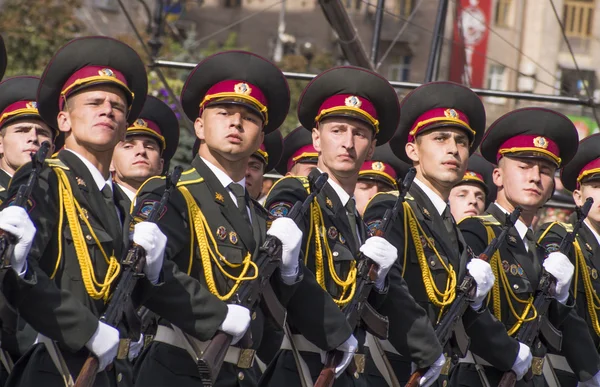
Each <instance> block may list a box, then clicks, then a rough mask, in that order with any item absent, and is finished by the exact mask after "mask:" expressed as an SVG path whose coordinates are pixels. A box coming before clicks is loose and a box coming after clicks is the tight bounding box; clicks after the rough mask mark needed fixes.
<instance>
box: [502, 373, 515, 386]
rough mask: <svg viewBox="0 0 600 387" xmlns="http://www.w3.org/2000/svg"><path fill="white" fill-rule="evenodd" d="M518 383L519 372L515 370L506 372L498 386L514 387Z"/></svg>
mask: <svg viewBox="0 0 600 387" xmlns="http://www.w3.org/2000/svg"><path fill="white" fill-rule="evenodd" d="M515 384H517V374H515V372H514V371H513V370H510V371H508V372H505V373H504V375H502V379H500V383H498V387H514V385H515Z"/></svg>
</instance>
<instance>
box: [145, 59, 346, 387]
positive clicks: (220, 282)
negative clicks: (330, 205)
mask: <svg viewBox="0 0 600 387" xmlns="http://www.w3.org/2000/svg"><path fill="white" fill-rule="evenodd" d="M181 102H182V105H183V108H184V110H185V112H186V114H187V116H188V117H189V118H190V119H193V120H194V128H195V130H196V136H197V138H198V139H197V140H196V141H197V142H198V143H199V147H198V149H199V151H198V154H197V155H196V156H195V158H194V160H193V161H192V168H191V169H189V170H188V171H185V172H184V173H183V175H182V180H181V181H180V183H179V185H180V187H179V190H178V191H174V192H173V194H172V196H171V198H170V201H169V203H168V209H167V211H165V213H164V215H163V216H162V218H161V220H160V223H159V225H160V227H161V229H162V230H163V231H164V233H165V234H166V235H167V238H168V245H167V258H168V259H169V260H173V261H174V262H175V263H176V264H177V265H178V266H179V267H180V268H181V270H183V271H185V272H186V273H187V274H188V275H189V276H190V277H189V278H195V279H194V281H195V282H196V283H197V284H198V285H202V287H206V288H208V289H209V290H210V292H211V293H212V294H214V296H213V297H218V299H219V300H221V301H219V304H218V305H215V306H214V309H215V312H214V313H215V314H216V317H221V319H220V320H217V319H216V318H213V319H211V320H209V321H206V322H204V324H205V325H208V324H209V323H214V322H215V320H217V321H218V323H220V321H222V320H223V318H222V316H223V315H224V314H225V313H226V312H227V310H229V311H230V312H229V315H234V316H237V319H235V320H232V321H226V322H227V324H228V326H229V327H234V328H235V329H237V330H238V332H237V333H235V334H234V333H231V335H232V336H234V341H233V343H232V344H233V345H232V346H230V347H229V348H228V349H227V355H226V356H225V363H223V366H222V368H221V371H220V373H219V375H218V378H217V381H216V384H215V385H216V386H253V385H256V382H257V374H256V372H255V369H254V368H253V365H252V364H253V360H254V354H255V351H258V354H259V355H260V354H261V350H262V348H263V345H266V344H268V343H266V340H265V339H266V337H263V333H264V330H263V326H264V324H265V319H267V318H271V316H270V315H269V314H268V313H265V312H264V311H263V310H264V309H263V307H259V308H257V309H256V310H254V311H252V324H251V329H252V342H253V346H252V348H251V349H245V348H244V349H243V348H240V347H239V346H236V343H237V341H238V340H239V339H240V338H241V337H242V336H243V334H244V332H245V330H246V329H247V327H248V324H249V323H250V311H249V310H248V309H246V308H245V307H243V306H239V305H233V304H227V302H231V301H232V299H235V294H236V292H237V291H238V290H239V289H240V286H241V285H246V283H247V281H249V280H252V279H253V278H255V277H256V276H260V274H261V273H257V272H256V270H257V268H256V266H255V265H256V264H255V263H254V262H253V258H256V257H257V255H258V254H259V251H260V246H261V245H262V244H263V242H264V240H265V236H266V233H267V232H266V221H267V213H266V211H264V209H263V208H262V207H261V206H260V205H259V204H258V203H256V202H255V201H253V200H252V199H251V198H250V197H249V195H248V192H247V191H245V190H244V185H245V184H244V183H245V182H244V176H245V173H246V168H247V163H248V159H249V158H250V156H251V155H252V154H253V153H254V152H255V151H256V150H257V149H258V148H259V146H260V144H261V142H262V141H263V137H264V135H265V134H268V133H270V132H273V131H274V130H276V129H277V128H278V127H279V126H280V125H281V124H282V123H283V120H284V119H285V117H286V115H287V111H288V108H289V91H288V86H287V81H286V80H285V77H284V76H283V74H282V73H281V71H280V70H279V69H278V68H277V67H276V66H275V65H273V64H272V63H270V62H269V61H267V60H265V59H263V58H261V57H259V56H257V55H254V54H251V53H248V52H243V51H229V52H223V53H219V54H216V55H213V56H211V57H208V58H206V59H205V60H204V61H202V62H200V63H199V64H198V66H196V68H195V69H194V70H193V71H192V73H191V74H190V75H189V76H188V79H187V81H186V83H185V85H184V88H183V91H182V96H181ZM163 186H164V183H163V182H162V181H161V180H160V179H156V178H155V179H150V180H149V181H148V182H146V184H144V185H143V186H142V188H140V191H139V194H138V199H137V205H136V209H135V210H134V212H133V214H134V216H135V217H142V218H143V216H144V212H145V211H146V210H145V208H146V207H147V205H148V203H151V202H152V201H154V200H157V199H158V197H159V195H160V192H162V190H163V189H164V188H163ZM188 214H191V217H190V215H188ZM269 235H273V236H275V237H276V238H278V239H280V240H281V241H282V244H283V246H282V257H281V265H280V267H279V269H278V270H276V271H275V272H274V274H273V276H272V277H271V278H270V286H271V287H272V289H273V291H274V292H275V295H277V297H278V298H279V300H280V301H281V302H282V304H283V305H284V306H286V307H287V318H288V320H291V321H297V322H298V324H299V325H301V326H302V327H303V328H304V331H303V332H304V333H305V334H307V335H309V336H310V337H313V338H314V340H316V341H317V342H318V344H319V346H320V347H321V348H322V349H323V350H331V349H334V348H339V349H340V350H342V351H345V352H347V353H348V355H347V356H346V359H347V361H346V364H347V363H348V362H349V360H350V356H349V355H350V354H351V353H353V351H354V348H353V347H352V342H353V341H355V339H354V337H353V336H351V332H350V329H349V327H348V324H347V323H346V322H345V320H344V316H343V315H342V314H341V313H339V311H338V310H337V308H336V307H335V304H334V303H333V302H332V301H331V299H329V300H328V299H327V298H326V297H325V296H326V294H325V292H324V291H323V290H322V289H321V288H320V287H319V286H318V284H317V283H316V281H315V280H314V277H311V274H310V272H308V271H306V270H304V268H303V266H302V264H301V263H300V262H299V249H300V241H301V238H302V236H301V232H300V231H299V229H298V227H297V226H296V225H295V223H294V222H293V221H292V220H291V219H280V220H276V221H274V222H273V224H272V226H271V229H270V230H269ZM271 287H269V289H271ZM300 288H301V289H300ZM267 290H268V289H267ZM300 292H302V293H301V294H300V295H299V296H298V297H295V298H294V300H295V302H294V303H292V302H289V303H288V302H287V300H289V299H291V298H292V296H294V295H295V294H298V293H300ZM157 293H158V292H157ZM265 299H266V297H265V298H264V299H263V301H264V304H263V306H264V305H266V303H267V301H268V300H267V301H265ZM271 305H272V306H275V305H273V304H271ZM208 307H210V308H213V305H212V302H211V303H210V304H209V305H208ZM172 308H177V305H173V306H172ZM315 309H316V310H319V311H322V313H323V316H315V314H314V310H315ZM157 312H158V314H159V315H160V314H161V313H160V311H157ZM282 315H284V313H283V312H282ZM169 323H171V324H169ZM218 323H217V324H218ZM280 323H281V322H280ZM189 324H190V322H189V321H187V320H186V319H178V320H177V321H174V320H172V319H170V318H169V321H168V322H167V321H161V322H160V325H159V327H158V331H157V333H156V337H155V338H154V342H153V343H152V344H151V346H150V347H149V349H147V350H146V351H145V352H144V353H143V354H142V356H141V357H140V359H138V362H137V363H136V367H137V369H136V375H137V378H136V383H137V384H138V385H140V386H164V385H178V386H197V385H198V384H199V383H200V377H199V374H198V367H197V364H196V362H195V360H194V358H197V357H198V356H199V354H198V353H195V352H194V351H192V352H193V353H190V349H191V348H190V346H189V345H187V344H186V343H188V344H189V343H190V341H191V342H193V344H194V346H196V347H197V348H198V349H199V350H200V351H204V350H205V349H206V346H207V342H206V340H210V339H211V338H212V336H213V335H214V333H215V331H216V329H217V326H214V328H213V331H212V333H210V334H203V335H197V336H196V338H193V337H190V336H187V335H185V334H183V332H186V327H187V326H189ZM223 328H225V327H223ZM188 329H189V328H188ZM229 330H230V331H233V329H231V328H229ZM196 339H199V340H203V341H199V340H196Z"/></svg>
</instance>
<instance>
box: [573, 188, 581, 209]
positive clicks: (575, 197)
mask: <svg viewBox="0 0 600 387" xmlns="http://www.w3.org/2000/svg"><path fill="white" fill-rule="evenodd" d="M573 200H574V201H575V205H576V206H577V207H581V206H582V205H583V194H582V193H581V190H580V189H576V190H575V191H573Z"/></svg>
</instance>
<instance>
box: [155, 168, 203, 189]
mask: <svg viewBox="0 0 600 387" xmlns="http://www.w3.org/2000/svg"><path fill="white" fill-rule="evenodd" d="M163 179H164V177H163ZM203 181H204V178H203V177H202V176H200V174H199V173H198V171H197V170H196V168H190V169H188V170H187V171H183V172H182V173H181V178H180V179H179V182H178V183H177V186H178V187H181V186H182V185H190V184H196V183H202V182H203Z"/></svg>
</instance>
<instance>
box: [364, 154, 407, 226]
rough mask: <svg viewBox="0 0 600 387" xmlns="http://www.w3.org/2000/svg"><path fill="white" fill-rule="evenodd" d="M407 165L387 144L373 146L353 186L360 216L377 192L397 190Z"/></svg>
mask: <svg viewBox="0 0 600 387" xmlns="http://www.w3.org/2000/svg"><path fill="white" fill-rule="evenodd" d="M409 167H410V166H409V165H408V164H406V163H405V162H404V161H402V160H400V159H399V158H398V157H396V155H395V154H394V153H392V150H391V149H390V146H389V144H384V145H381V146H378V147H377V148H375V153H374V154H373V157H372V158H371V160H367V161H365V162H364V164H363V165H362V167H361V168H360V172H359V173H358V181H357V182H356V188H354V198H355V199H356V211H358V213H359V214H360V215H361V216H362V215H363V214H364V212H365V208H366V207H367V203H368V202H369V200H371V198H372V197H373V196H375V195H376V194H377V193H379V192H389V191H397V190H398V183H397V182H398V179H400V178H402V177H403V176H404V175H405V174H406V172H407V171H408V168H409Z"/></svg>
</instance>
